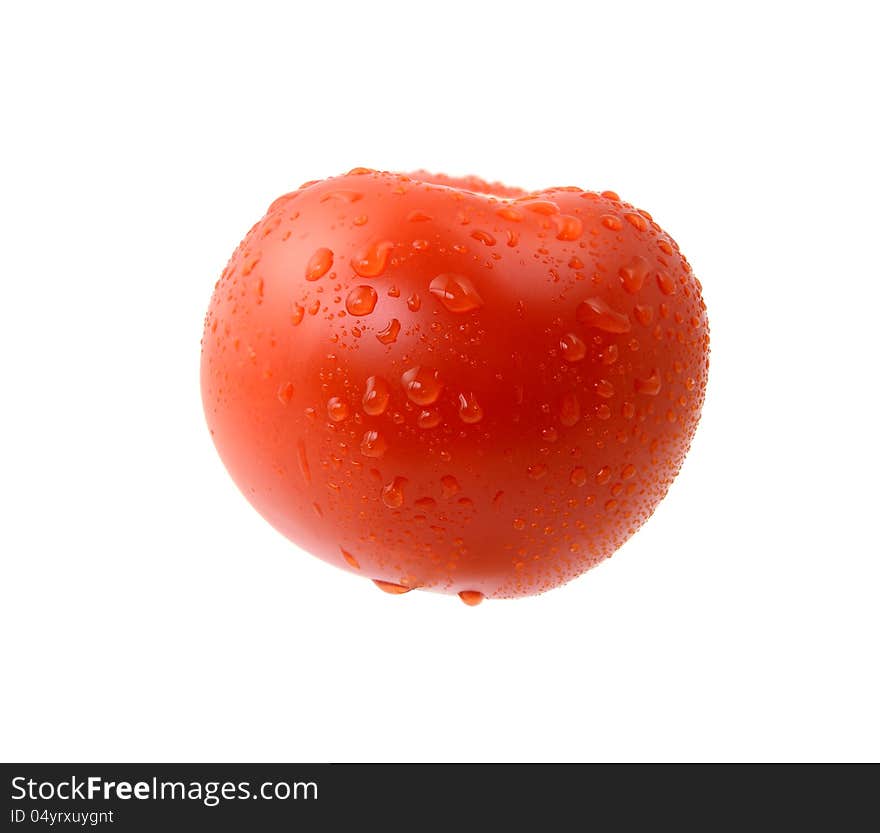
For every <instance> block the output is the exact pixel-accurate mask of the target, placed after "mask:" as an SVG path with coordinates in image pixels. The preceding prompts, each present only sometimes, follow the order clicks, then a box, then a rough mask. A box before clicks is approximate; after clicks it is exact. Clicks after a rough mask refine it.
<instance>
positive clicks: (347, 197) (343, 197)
mask: <svg viewBox="0 0 880 833" xmlns="http://www.w3.org/2000/svg"><path fill="white" fill-rule="evenodd" d="M363 197H364V195H363V194H362V193H361V192H360V191H328V192H327V193H326V194H324V196H323V197H321V202H327V201H328V200H339V201H340V202H349V203H350V202H357V201H358V200H360V199H363Z"/></svg>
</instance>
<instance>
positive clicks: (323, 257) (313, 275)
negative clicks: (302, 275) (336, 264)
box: [306, 248, 333, 281]
mask: <svg viewBox="0 0 880 833" xmlns="http://www.w3.org/2000/svg"><path fill="white" fill-rule="evenodd" d="M332 265H333V252H331V251H330V249H324V248H321V249H318V250H316V251H315V253H314V254H313V255H312V256H311V257H310V258H309V262H308V263H307V264H306V280H307V281H316V280H318V278H320V277H322V276H324V275H326V274H327V272H328V271H329V270H330V267H331V266H332Z"/></svg>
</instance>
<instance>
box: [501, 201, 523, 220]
mask: <svg viewBox="0 0 880 833" xmlns="http://www.w3.org/2000/svg"><path fill="white" fill-rule="evenodd" d="M495 213H496V214H497V215H498V216H499V217H502V218H504V219H505V220H510V222H511V223H519V222H521V221H522V218H523V215H522V212H520V211H517V210H516V209H515V208H511V207H510V206H508V205H505V206H502V207H501V208H499V209H498V210H497V211H496V212H495Z"/></svg>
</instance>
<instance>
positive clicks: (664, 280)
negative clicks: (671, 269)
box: [657, 272, 675, 295]
mask: <svg viewBox="0 0 880 833" xmlns="http://www.w3.org/2000/svg"><path fill="white" fill-rule="evenodd" d="M657 286H659V287H660V291H661V292H662V293H663V294H664V295H675V281H674V280H672V278H671V277H669V275H668V274H667V273H666V272H658V273H657Z"/></svg>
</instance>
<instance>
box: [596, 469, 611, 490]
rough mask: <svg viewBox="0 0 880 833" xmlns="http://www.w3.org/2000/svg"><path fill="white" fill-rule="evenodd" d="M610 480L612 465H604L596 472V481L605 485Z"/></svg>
mask: <svg viewBox="0 0 880 833" xmlns="http://www.w3.org/2000/svg"><path fill="white" fill-rule="evenodd" d="M609 480H611V467H610V466H602V468H601V469H599V471H597V472H596V482H597V483H598V484H599V485H600V486H604V485H605V484H606V483H607V482H608V481H609Z"/></svg>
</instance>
